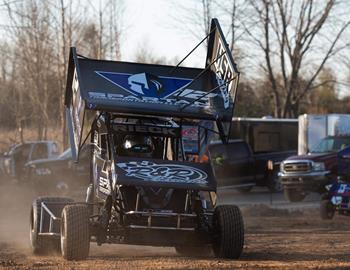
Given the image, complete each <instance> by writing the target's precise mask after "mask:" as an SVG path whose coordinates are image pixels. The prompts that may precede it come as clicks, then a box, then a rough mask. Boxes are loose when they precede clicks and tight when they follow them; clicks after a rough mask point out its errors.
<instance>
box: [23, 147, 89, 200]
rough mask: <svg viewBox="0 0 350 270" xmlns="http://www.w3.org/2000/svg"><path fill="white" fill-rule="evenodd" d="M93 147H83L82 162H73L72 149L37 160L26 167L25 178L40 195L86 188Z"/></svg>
mask: <svg viewBox="0 0 350 270" xmlns="http://www.w3.org/2000/svg"><path fill="white" fill-rule="evenodd" d="M90 157H91V145H90V144H87V145H84V147H82V150H81V152H80V162H79V163H75V162H73V160H72V151H71V149H70V148H69V149H67V150H65V151H64V152H63V153H61V154H60V155H59V156H57V157H52V158H48V159H37V160H33V161H30V162H28V163H27V164H26V165H25V167H24V175H23V178H24V179H25V181H26V182H27V183H30V184H31V185H33V187H34V188H35V189H36V190H37V191H38V192H40V193H43V192H45V191H48V192H49V191H52V192H56V193H58V194H67V193H68V192H70V193H71V194H72V193H73V191H76V190H78V189H79V188H81V187H85V188H86V186H87V185H88V183H89V175H90Z"/></svg>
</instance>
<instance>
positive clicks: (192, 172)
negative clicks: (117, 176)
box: [117, 161, 208, 184]
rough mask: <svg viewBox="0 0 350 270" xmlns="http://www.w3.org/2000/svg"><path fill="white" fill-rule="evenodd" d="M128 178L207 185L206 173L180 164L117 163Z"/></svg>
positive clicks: (150, 162) (149, 162)
mask: <svg viewBox="0 0 350 270" xmlns="http://www.w3.org/2000/svg"><path fill="white" fill-rule="evenodd" d="M117 166H118V167H119V168H121V169H122V170H123V171H125V175H126V176H129V177H135V178H139V179H142V180H145V181H152V182H167V183H169V182H170V183H182V184H207V183H208V175H207V174H206V172H204V171H202V170H200V169H197V168H194V167H190V166H186V165H180V164H169V163H168V164H167V163H161V164H158V163H155V162H152V161H129V162H121V163H117Z"/></svg>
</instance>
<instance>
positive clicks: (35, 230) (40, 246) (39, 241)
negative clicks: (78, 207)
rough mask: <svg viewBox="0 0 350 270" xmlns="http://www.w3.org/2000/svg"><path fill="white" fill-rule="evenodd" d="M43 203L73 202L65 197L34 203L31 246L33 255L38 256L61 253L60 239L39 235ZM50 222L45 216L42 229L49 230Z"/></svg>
mask: <svg viewBox="0 0 350 270" xmlns="http://www.w3.org/2000/svg"><path fill="white" fill-rule="evenodd" d="M42 202H49V203H62V204H64V203H71V202H73V200H72V199H70V198H65V197H39V198H37V199H35V200H34V201H33V204H32V207H31V211H30V245H31V249H32V251H33V253H34V254H37V255H40V254H45V253H47V252H49V251H59V249H60V241H59V239H56V238H53V237H45V236H41V235H39V231H40V219H41V203H42ZM49 222H50V220H49V217H48V215H44V220H43V221H42V223H43V224H42V228H43V229H44V230H46V231H47V230H48V227H49Z"/></svg>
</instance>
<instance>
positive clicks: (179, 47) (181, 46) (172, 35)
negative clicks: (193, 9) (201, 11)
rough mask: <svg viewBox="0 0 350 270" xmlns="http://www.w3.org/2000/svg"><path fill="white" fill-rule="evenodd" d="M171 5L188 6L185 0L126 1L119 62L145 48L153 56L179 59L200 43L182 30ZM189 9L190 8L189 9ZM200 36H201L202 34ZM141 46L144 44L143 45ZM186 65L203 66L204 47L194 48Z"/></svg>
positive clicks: (174, 9)
mask: <svg viewBox="0 0 350 270" xmlns="http://www.w3.org/2000/svg"><path fill="white" fill-rule="evenodd" d="M174 2H177V3H180V4H182V5H184V4H186V3H190V2H191V1H186V0H177V1H172V0H167V1H166V0H147V1H142V0H127V1H125V6H126V10H125V12H124V16H125V20H124V22H123V23H124V27H125V29H126V31H125V32H124V39H123V40H122V43H121V44H122V59H123V60H125V61H132V60H134V57H135V54H136V52H137V50H138V47H140V46H146V47H147V48H148V49H149V50H151V52H152V53H153V54H154V55H156V56H164V57H166V58H167V59H173V58H175V57H176V58H178V59H182V58H183V57H184V56H186V54H187V53H188V52H189V51H190V50H191V49H192V48H193V47H194V46H195V45H197V43H198V42H199V41H200V40H199V39H198V38H196V37H194V36H193V35H191V34H190V33H189V32H188V31H186V29H185V26H184V25H183V24H181V22H180V19H179V21H176V16H181V14H178V15H176V13H179V12H178V10H176V6H175V5H174ZM189 8H190V7H189ZM203 37H204V34H203ZM144 43H145V44H144ZM197 50H198V51H197V54H195V55H193V56H192V57H191V58H190V59H189V62H188V64H189V65H192V66H193V65H196V66H203V65H204V61H205V56H206V50H205V49H204V45H203V46H202V47H201V48H198V49H197Z"/></svg>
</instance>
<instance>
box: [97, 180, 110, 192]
mask: <svg viewBox="0 0 350 270" xmlns="http://www.w3.org/2000/svg"><path fill="white" fill-rule="evenodd" d="M98 186H99V189H100V192H102V193H104V194H107V195H108V194H110V193H111V189H110V185H109V180H108V179H107V178H105V177H103V176H100V178H99V182H98Z"/></svg>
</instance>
